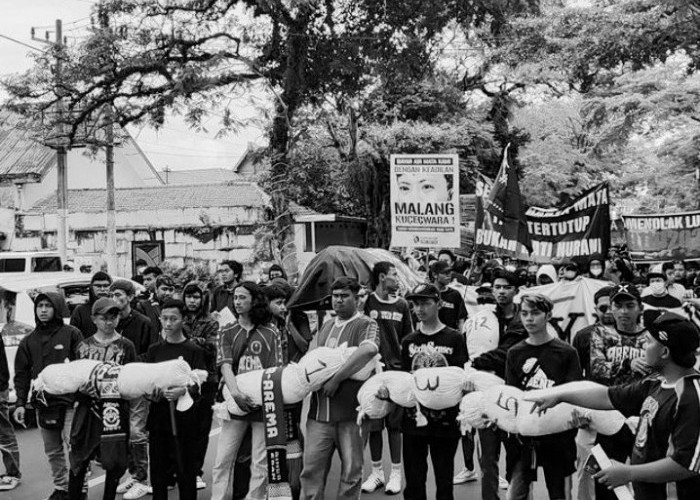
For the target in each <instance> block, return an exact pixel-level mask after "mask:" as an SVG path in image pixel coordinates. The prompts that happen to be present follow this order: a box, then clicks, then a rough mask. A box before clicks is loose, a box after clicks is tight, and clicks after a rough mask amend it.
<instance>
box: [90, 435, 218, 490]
mask: <svg viewBox="0 0 700 500" xmlns="http://www.w3.org/2000/svg"><path fill="white" fill-rule="evenodd" d="M220 433H221V427H217V428H216V429H213V430H212V431H211V432H210V433H209V437H214V436H216V435H218V434H220ZM105 477H106V476H105V474H102V475H101V476H98V477H96V478H94V479H90V480H89V481H88V488H92V487H93V486H97V485H98V484H102V483H104V482H105Z"/></svg>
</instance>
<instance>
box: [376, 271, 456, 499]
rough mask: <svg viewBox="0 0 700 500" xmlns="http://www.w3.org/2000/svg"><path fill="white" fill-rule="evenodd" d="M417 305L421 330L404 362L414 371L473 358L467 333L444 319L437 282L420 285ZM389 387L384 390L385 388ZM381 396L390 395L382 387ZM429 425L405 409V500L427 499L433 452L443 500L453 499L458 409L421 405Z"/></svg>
mask: <svg viewBox="0 0 700 500" xmlns="http://www.w3.org/2000/svg"><path fill="white" fill-rule="evenodd" d="M406 299H407V300H410V301H411V302H413V304H414V310H415V313H416V316H417V318H418V320H419V321H420V323H419V327H418V329H417V330H416V331H415V332H413V333H411V334H409V335H407V336H406V337H404V339H403V340H402V341H401V366H402V369H403V370H404V371H408V372H414V371H416V370H418V369H420V368H423V367H435V366H459V367H463V366H464V364H465V363H466V362H467V361H468V360H469V354H468V353H467V344H466V343H465V340H464V336H463V335H462V334H461V333H460V332H458V331H457V330H455V329H453V328H450V327H448V326H446V325H445V324H444V323H443V322H442V321H440V317H439V309H440V291H439V290H438V289H437V287H436V286H434V285H430V284H421V285H418V286H416V287H415V288H414V289H413V290H412V291H411V293H409V294H408V295H407V296H406ZM382 389H384V391H382ZM379 392H382V393H383V394H380V396H381V397H384V398H386V397H387V396H388V394H387V393H386V391H385V388H380V391H379ZM420 411H421V413H422V414H423V416H424V417H425V419H426V420H427V425H425V426H418V425H417V417H418V415H417V411H416V409H415V408H406V409H405V411H404V415H403V425H402V430H403V460H404V468H405V475H406V489H405V490H404V492H403V496H404V498H405V499H406V500H425V499H426V498H427V494H426V481H427V473H428V455H430V460H431V462H432V464H433V471H434V474H435V486H436V493H435V498H436V499H438V500H452V499H453V498H454V493H453V490H454V486H453V481H452V478H453V474H454V457H455V453H456V452H457V446H458V444H459V435H460V433H459V426H458V424H457V419H456V417H457V413H458V411H459V409H458V407H453V408H448V409H446V410H440V411H434V410H430V409H428V408H425V407H421V408H420Z"/></svg>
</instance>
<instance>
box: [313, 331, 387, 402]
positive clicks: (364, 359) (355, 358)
mask: <svg viewBox="0 0 700 500" xmlns="http://www.w3.org/2000/svg"><path fill="white" fill-rule="evenodd" d="M377 352H378V348H377V346H376V345H375V344H373V343H371V342H363V343H362V344H361V345H360V346H359V347H358V348H357V350H356V351H355V352H353V353H352V354H351V355H350V357H349V358H348V360H347V361H346V362H345V364H344V365H343V366H342V367H341V368H340V370H338V372H337V373H336V374H335V375H333V377H331V379H330V380H328V382H326V383H325V384H323V392H324V394H325V395H326V396H328V397H333V396H334V395H335V393H336V391H337V390H338V386H339V385H340V383H341V382H342V381H343V380H346V379H348V378H350V377H351V376H352V375H353V374H354V373H355V372H357V371H359V370H360V369H361V368H362V367H364V366H365V365H366V364H367V363H369V362H370V360H371V359H372V358H373V357H374V356H375V355H376V354H377Z"/></svg>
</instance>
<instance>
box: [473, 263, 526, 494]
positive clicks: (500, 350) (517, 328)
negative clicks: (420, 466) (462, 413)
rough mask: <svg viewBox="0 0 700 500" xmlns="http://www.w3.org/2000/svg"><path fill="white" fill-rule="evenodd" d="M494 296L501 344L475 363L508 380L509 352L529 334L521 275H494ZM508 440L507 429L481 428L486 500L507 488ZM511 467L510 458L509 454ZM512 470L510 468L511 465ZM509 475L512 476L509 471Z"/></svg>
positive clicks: (483, 489)
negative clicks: (504, 450)
mask: <svg viewBox="0 0 700 500" xmlns="http://www.w3.org/2000/svg"><path fill="white" fill-rule="evenodd" d="M493 277H494V281H493V287H492V289H493V295H494V297H495V299H496V304H497V307H496V317H497V318H498V325H499V340H498V347H497V348H496V349H494V350H492V351H488V352H485V353H483V354H482V355H480V356H478V357H475V358H474V359H473V360H472V366H473V367H474V368H476V369H477V370H484V371H489V372H493V373H495V374H496V375H498V376H499V377H501V378H504V379H505V371H506V355H507V352H508V350H509V349H510V348H511V346H513V345H514V344H517V343H518V342H520V341H521V340H523V339H524V338H525V336H526V332H525V329H524V327H523V324H522V322H521V321H520V308H519V307H518V305H517V304H515V303H514V302H513V299H514V298H515V294H516V293H517V291H518V287H519V286H520V280H519V279H518V277H517V276H516V275H515V274H513V273H511V272H508V271H505V270H499V271H497V272H495V273H494V274H493ZM504 439H505V435H504V433H503V432H501V431H499V430H495V429H492V428H487V429H481V430H479V442H480V443H481V456H480V457H479V464H480V465H481V472H482V479H481V496H482V499H483V500H497V499H498V498H499V496H498V489H499V487H501V488H503V487H507V482H506V480H504V479H502V478H500V477H499V475H498V460H499V457H500V455H501V442H502V441H503V440H504ZM506 465H507V466H508V458H507V457H506ZM507 469H508V467H507ZM506 475H507V477H510V474H509V472H508V470H507V471H506Z"/></svg>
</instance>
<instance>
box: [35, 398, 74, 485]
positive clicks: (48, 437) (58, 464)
mask: <svg viewBox="0 0 700 500" xmlns="http://www.w3.org/2000/svg"><path fill="white" fill-rule="evenodd" d="M37 422H38V412H37ZM72 424H73V408H66V418H65V421H64V423H63V428H62V429H42V428H41V427H39V429H40V430H41V439H42V440H43V441H44V453H46V457H47V458H48V459H49V467H51V478H52V479H53V486H54V489H56V490H62V491H68V458H67V456H68V446H69V445H70V429H71V425H72Z"/></svg>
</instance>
